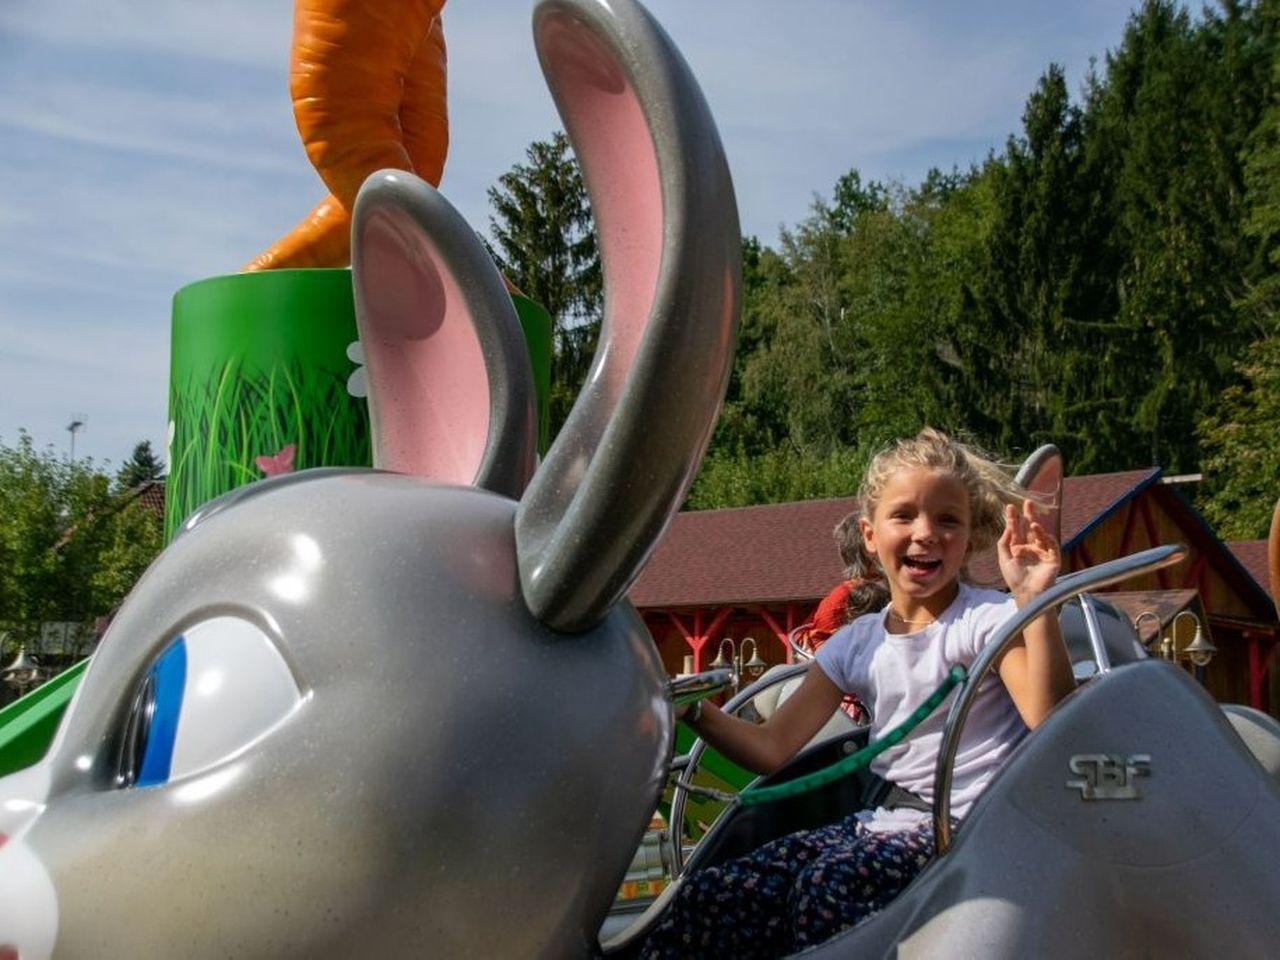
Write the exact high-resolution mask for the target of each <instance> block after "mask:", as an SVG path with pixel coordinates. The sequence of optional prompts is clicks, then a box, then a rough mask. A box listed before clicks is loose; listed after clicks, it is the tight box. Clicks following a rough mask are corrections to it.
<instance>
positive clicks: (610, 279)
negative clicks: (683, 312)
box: [539, 13, 662, 393]
mask: <svg viewBox="0 0 1280 960" xmlns="http://www.w3.org/2000/svg"><path fill="white" fill-rule="evenodd" d="M541 28H542V32H541V36H540V43H539V46H540V48H541V51H542V59H543V65H544V70H545V72H546V76H547V82H548V83H549V84H550V85H551V87H552V89H553V90H555V91H556V95H557V100H558V104H559V107H560V114H561V117H562V118H563V119H564V124H565V127H566V128H567V129H568V131H569V134H570V136H571V138H572V140H573V143H574V149H575V152H576V153H577V155H578V161H579V163H580V164H581V165H582V172H583V177H584V179H585V180H586V182H587V184H588V186H589V188H590V191H591V201H592V213H593V215H594V216H595V221H596V233H597V236H598V237H599V242H600V253H601V259H602V260H603V261H604V290H605V318H606V320H605V322H606V324H607V325H608V326H609V328H610V336H609V338H608V341H607V342H608V345H609V346H608V351H607V352H606V354H605V356H604V364H605V366H604V375H605V377H606V380H607V382H608V384H609V385H610V386H611V387H613V388H614V389H613V390H611V391H610V392H611V393H614V392H615V391H616V390H617V389H620V388H621V385H622V383H623V382H624V380H625V376H626V372H627V370H629V369H630V367H631V363H632V360H633V359H634V357H635V353H636V349H637V348H638V346H639V344H640V340H641V337H642V335H643V334H644V328H645V321H646V320H647V319H648V317H649V310H650V307H651V305H652V303H653V298H654V290H655V287H656V285H657V280H658V268H659V265H660V262H661V257H662V188H661V182H660V180H659V177H658V158H657V154H656V153H655V151H654V146H653V139H652V137H650V135H649V127H648V124H647V123H646V122H645V117H644V112H643V111H642V110H641V107H640V101H639V100H638V99H637V97H636V93H635V90H634V89H632V87H631V84H630V82H629V81H628V79H627V77H626V76H625V74H624V73H623V72H622V70H621V69H620V67H619V66H618V64H617V62H616V60H615V59H614V57H613V55H612V54H611V53H610V51H609V49H608V48H607V47H606V46H605V45H604V44H603V43H602V42H601V41H600V40H599V39H598V38H597V37H596V36H595V34H593V33H592V32H591V31H590V30H588V29H587V28H586V27H585V26H583V25H582V24H581V23H579V22H578V21H577V20H575V19H573V18H572V17H571V16H569V15H567V14H564V13H560V14H556V15H549V16H547V17H545V18H544V19H543V20H542V21H541Z"/></svg>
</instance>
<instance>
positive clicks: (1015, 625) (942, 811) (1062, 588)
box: [933, 544, 1187, 859]
mask: <svg viewBox="0 0 1280 960" xmlns="http://www.w3.org/2000/svg"><path fill="white" fill-rule="evenodd" d="M1186 556H1187V549H1186V547H1184V546H1182V545H1180V544H1179V545H1176V546H1163V547H1152V548H1151V549H1150V550H1143V551H1141V552H1139V553H1135V554H1131V555H1130V556H1127V557H1120V558H1118V559H1116V560H1108V561H1107V562H1106V563H1100V564H1097V565H1096V566H1093V567H1088V568H1086V569H1084V570H1080V571H1077V572H1076V573H1073V574H1070V575H1068V576H1065V577H1060V578H1059V579H1058V582H1057V583H1055V584H1054V585H1053V586H1052V587H1050V588H1049V589H1048V590H1046V591H1045V592H1044V593H1042V594H1040V596H1038V597H1036V598H1035V599H1034V600H1032V601H1031V602H1030V603H1028V604H1027V605H1026V606H1025V607H1022V608H1021V609H1019V610H1018V612H1017V613H1016V614H1014V616H1013V617H1012V618H1010V619H1009V620H1008V621H1007V622H1006V623H1005V624H1004V625H1003V626H1001V627H1000V629H999V630H997V631H996V633H995V636H993V637H992V639H991V641H990V643H988V644H987V645H986V647H984V648H983V650H982V652H981V653H980V654H978V657H977V659H976V660H974V661H973V664H972V666H970V667H969V671H968V676H967V677H965V679H964V681H963V682H962V683H961V685H960V688H959V692H958V693H957V694H956V696H955V699H953V700H952V701H951V708H950V710H948V711H947V719H946V724H945V726H944V727H943V732H942V743H941V745H940V746H939V748H938V760H937V766H936V767H935V769H934V781H933V837H934V858H935V859H936V858H939V857H942V856H943V855H944V854H945V853H946V852H947V850H948V849H949V848H950V846H951V780H952V774H953V772H954V768H955V759H956V752H957V750H958V749H959V747H960V734H961V732H962V731H963V729H964V722H965V719H966V718H967V717H968V715H969V708H970V707H972V706H973V701H974V698H975V697H976V696H977V692H978V688H979V687H980V686H981V685H982V681H983V679H985V677H986V675H987V674H988V673H990V672H991V668H992V667H993V666H994V665H995V662H996V661H997V660H998V659H1000V655H1001V654H1002V653H1004V651H1005V649H1006V648H1008V646H1009V645H1010V644H1011V643H1012V642H1013V640H1014V638H1015V637H1017V636H1018V635H1019V634H1020V633H1022V631H1023V629H1024V628H1025V627H1026V626H1027V624H1029V623H1031V621H1032V620H1035V619H1036V618H1037V617H1039V616H1040V615H1041V614H1042V613H1044V612H1045V611H1047V610H1049V609H1051V608H1056V607H1057V606H1059V605H1060V604H1062V603H1064V602H1065V601H1067V600H1070V599H1071V598H1072V597H1074V596H1076V595H1078V594H1081V593H1083V592H1084V591H1086V590H1092V589H1096V588H1098V587H1105V586H1108V585H1110V584H1113V583H1118V582H1120V581H1121V580H1127V579H1129V578H1130V577H1134V576H1138V575H1139V574H1143V573H1151V572H1152V571H1155V570H1159V569H1161V568H1163V567H1168V566H1172V565H1173V564H1175V563H1181V562H1182V561H1183V560H1185V559H1186ZM1098 656H1099V666H1100V667H1102V665H1103V664H1104V663H1105V652H1104V651H1100V652H1099V654H1098Z"/></svg>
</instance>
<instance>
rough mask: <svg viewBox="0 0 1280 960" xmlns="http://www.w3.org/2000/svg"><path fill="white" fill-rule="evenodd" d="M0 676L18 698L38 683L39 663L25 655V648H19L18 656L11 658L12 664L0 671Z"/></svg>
mask: <svg viewBox="0 0 1280 960" xmlns="http://www.w3.org/2000/svg"><path fill="white" fill-rule="evenodd" d="M0 676H3V677H4V682H5V683H7V684H8V685H9V686H11V687H13V689H14V690H16V691H17V692H18V696H22V695H23V694H24V693H26V692H27V691H28V690H29V689H31V688H32V687H34V686H35V685H36V684H37V683H39V682H40V663H39V661H37V660H36V658H35V657H32V656H29V655H28V654H27V648H26V647H20V648H19V649H18V655H17V656H16V657H14V658H13V662H12V663H10V664H9V665H8V666H7V667H5V668H4V670H3V671H0Z"/></svg>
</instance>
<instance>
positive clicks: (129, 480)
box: [116, 440, 164, 490]
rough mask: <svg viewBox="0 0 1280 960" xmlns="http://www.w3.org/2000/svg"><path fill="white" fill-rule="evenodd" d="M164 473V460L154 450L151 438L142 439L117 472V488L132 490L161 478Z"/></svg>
mask: <svg viewBox="0 0 1280 960" xmlns="http://www.w3.org/2000/svg"><path fill="white" fill-rule="evenodd" d="M163 474H164V461H163V460H161V459H160V458H159V457H157V456H156V455H155V454H154V453H153V452H152V450H151V441H150V440H142V441H140V442H139V443H137V444H136V445H135V446H134V448H133V453H132V454H130V455H129V459H128V460H126V461H125V462H124V464H123V465H122V466H121V467H120V469H119V470H118V471H117V472H116V488H117V489H119V490H132V489H133V488H134V487H137V486H140V485H142V484H144V483H147V482H149V481H151V480H159V479H160V477H161V476H162V475H163Z"/></svg>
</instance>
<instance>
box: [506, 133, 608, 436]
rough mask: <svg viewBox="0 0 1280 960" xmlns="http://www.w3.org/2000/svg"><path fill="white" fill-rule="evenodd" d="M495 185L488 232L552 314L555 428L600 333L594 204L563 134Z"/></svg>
mask: <svg viewBox="0 0 1280 960" xmlns="http://www.w3.org/2000/svg"><path fill="white" fill-rule="evenodd" d="M525 156H526V158H527V160H528V163H527V164H519V163H518V164H516V165H515V166H514V167H512V168H511V169H510V170H509V171H507V172H506V173H504V174H503V175H502V176H501V177H499V178H498V184H497V186H495V187H490V188H489V191H488V197H489V203H490V205H491V207H492V209H493V215H492V216H490V218H489V230H490V233H491V234H492V236H493V239H494V242H495V243H496V245H497V249H496V251H495V253H496V259H497V261H498V265H499V267H501V268H502V270H503V272H504V273H505V274H506V275H507V277H508V278H509V279H510V280H511V281H512V282H513V283H514V284H515V285H516V286H517V287H519V288H520V290H521V291H522V292H523V293H524V294H525V295H526V296H528V297H530V298H531V299H533V300H536V301H537V302H538V303H540V304H541V305H542V306H543V307H545V308H546V310H547V312H548V313H549V314H551V318H552V321H553V324H554V326H553V329H552V340H553V344H552V349H553V354H552V361H551V397H550V407H551V432H552V435H553V436H554V435H555V433H557V432H558V431H559V429H560V426H561V424H563V423H564V419H565V417H566V416H567V415H568V413H569V409H570V407H571V406H572V405H573V401H574V400H575V399H576V397H577V395H578V392H579V390H580V388H581V386H582V382H583V380H584V379H585V378H586V374H587V369H588V367H589V366H590V363H591V358H592V356H593V355H594V354H595V348H596V340H597V338H598V336H599V333H600V317H601V311H602V307H603V288H602V278H601V270H600V254H599V251H598V249H597V246H596V235H595V232H594V230H593V227H592V220H591V208H590V205H589V204H588V202H587V191H586V186H585V184H584V183H583V181H582V174H581V172H580V170H579V169H578V162H577V160H576V159H574V157H573V154H572V153H571V152H570V149H569V140H568V138H567V137H566V136H565V135H564V134H563V133H561V132H559V131H557V132H556V133H554V134H552V136H551V138H550V139H549V140H535V141H534V142H533V143H531V144H530V145H529V147H528V149H527V150H526V152H525Z"/></svg>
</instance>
